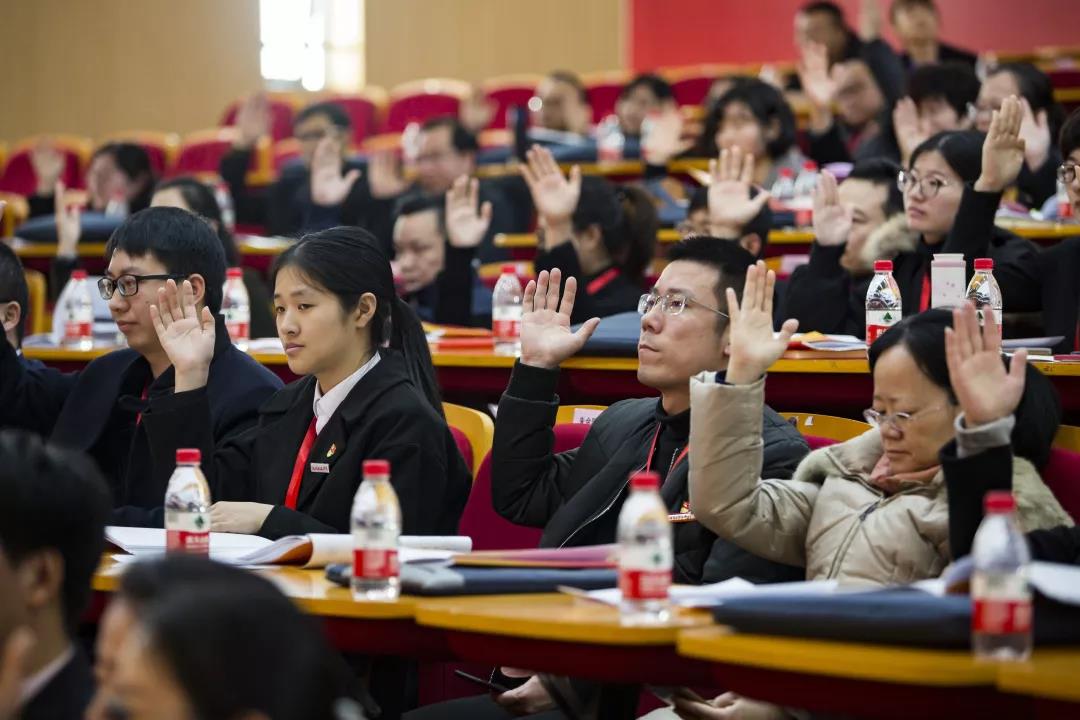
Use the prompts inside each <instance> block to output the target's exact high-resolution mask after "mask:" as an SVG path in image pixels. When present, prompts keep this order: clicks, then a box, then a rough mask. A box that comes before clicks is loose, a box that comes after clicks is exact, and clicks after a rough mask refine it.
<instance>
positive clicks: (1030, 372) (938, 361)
mask: <svg viewBox="0 0 1080 720" xmlns="http://www.w3.org/2000/svg"><path fill="white" fill-rule="evenodd" d="M947 327H952V311H951V310H946V309H944V308H935V309H932V310H927V311H926V312H922V313H919V314H918V315H909V316H908V317H906V318H904V319H903V320H901V321H900V322H898V323H897V324H896V325H894V326H893V327H891V328H889V331H888V332H886V333H883V334H882V335H881V336H880V337H879V338H878V339H877V340H875V341H874V344H873V345H871V346H870V351H869V361H870V374H871V375H873V373H874V367H875V366H876V365H877V362H878V360H880V359H881V356H882V354H884V353H885V351H886V350H889V349H890V348H893V347H895V346H897V345H901V344H902V345H903V346H904V347H905V348H906V349H907V351H908V354H909V355H911V358H912V360H914V361H915V364H916V365H917V366H918V368H919V370H920V371H922V374H923V375H925V376H926V378H927V379H928V380H930V382H932V383H934V384H935V385H937V386H938V387H939V388H941V389H942V390H944V391H945V392H947V393H948V395H949V399H950V400H951V401H952V402H953V403H956V402H957V400H956V395H955V394H954V393H953V390H952V383H951V382H950V381H949V365H948V361H947V360H946V358H945V328H947ZM1002 362H1003V363H1004V362H1007V361H1006V359H1005V358H1004V356H1003V357H1002ZM1015 415H1016V425H1015V427H1014V428H1013V432H1012V446H1013V452H1015V453H1016V454H1017V455H1019V456H1021V457H1023V458H1027V459H1028V460H1030V461H1031V462H1032V464H1034V465H1035V466H1036V467H1039V468H1041V467H1042V466H1044V465H1045V464H1046V461H1047V460H1048V459H1049V458H1050V448H1051V446H1052V445H1053V442H1054V435H1056V434H1057V430H1058V426H1059V425H1060V424H1061V401H1060V400H1059V399H1058V396H1057V391H1056V390H1055V389H1054V386H1053V384H1052V383H1051V382H1050V380H1048V379H1047V378H1046V377H1045V376H1044V375H1043V374H1042V373H1041V372H1039V371H1038V370H1036V369H1035V368H1034V367H1032V366H1031V365H1027V366H1026V368H1025V376H1024V395H1023V397H1022V399H1021V400H1020V405H1019V407H1017V409H1016V413H1015Z"/></svg>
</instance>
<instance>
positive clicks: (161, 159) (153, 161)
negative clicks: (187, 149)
mask: <svg viewBox="0 0 1080 720" xmlns="http://www.w3.org/2000/svg"><path fill="white" fill-rule="evenodd" d="M109 142H123V143H132V144H134V145H138V146H140V147H142V149H143V150H145V151H146V154H147V155H149V156H150V167H151V168H152V169H153V171H154V174H155V175H156V176H158V177H161V176H163V175H164V174H165V173H166V172H167V171H168V170H169V168H171V167H172V166H173V163H175V162H176V156H177V154H178V153H179V152H180V136H179V135H177V134H176V133H170V132H159V131H156V130H128V131H125V132H117V133H110V134H108V135H106V136H105V137H103V138H102V142H101V144H102V145H104V144H105V143H109Z"/></svg>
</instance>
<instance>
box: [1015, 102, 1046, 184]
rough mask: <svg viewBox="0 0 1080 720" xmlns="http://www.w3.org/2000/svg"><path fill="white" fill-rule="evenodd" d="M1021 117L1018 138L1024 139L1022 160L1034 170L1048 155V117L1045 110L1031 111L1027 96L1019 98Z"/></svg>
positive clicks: (1039, 166)
mask: <svg viewBox="0 0 1080 720" xmlns="http://www.w3.org/2000/svg"><path fill="white" fill-rule="evenodd" d="M1020 105H1021V110H1022V115H1023V117H1022V119H1021V120H1020V139H1021V140H1023V141H1024V162H1025V163H1026V164H1027V166H1028V169H1029V170H1031V171H1032V172H1035V171H1036V170H1038V169H1039V168H1041V167H1042V166H1043V164H1044V163H1046V159H1047V158H1048V157H1049V156H1050V145H1051V143H1053V138H1052V137H1051V135H1050V119H1049V117H1048V116H1047V113H1046V110H1040V111H1039V112H1038V113H1034V112H1032V111H1031V103H1029V102H1028V101H1027V98H1021V99H1020Z"/></svg>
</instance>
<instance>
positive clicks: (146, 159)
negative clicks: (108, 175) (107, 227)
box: [90, 142, 155, 212]
mask: <svg viewBox="0 0 1080 720" xmlns="http://www.w3.org/2000/svg"><path fill="white" fill-rule="evenodd" d="M99 155H108V156H109V157H111V158H112V159H113V162H114V163H116V167H117V168H118V169H119V170H120V172H122V173H124V175H126V176H127V179H128V180H130V181H131V182H134V183H141V185H140V187H139V192H138V193H136V195H135V196H134V197H132V198H130V199H129V200H128V210H129V211H130V212H138V211H139V210H143V209H145V208H148V207H150V198H151V197H152V196H153V194H154V182H155V177H154V169H153V168H152V167H151V166H150V156H149V155H148V154H147V153H146V150H145V149H144V148H143V146H142V145H136V144H135V143H127V142H110V143H105V144H104V145H102V146H101V147H99V148H98V149H97V150H95V151H94V154H93V155H92V156H91V158H90V160H91V162H93V159H94V158H96V157H98V156H99Z"/></svg>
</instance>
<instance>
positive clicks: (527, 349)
mask: <svg viewBox="0 0 1080 720" xmlns="http://www.w3.org/2000/svg"><path fill="white" fill-rule="evenodd" d="M561 280H562V273H561V272H560V271H559V269H558V268H555V269H554V270H552V271H551V275H550V276H549V275H548V272H547V271H546V270H544V271H542V272H541V273H540V276H539V277H537V278H536V280H530V281H529V284H528V285H526V286H525V294H524V295H523V296H522V314H521V362H522V364H524V365H532V366H533V367H540V368H549V369H553V368H556V367H558V366H559V363H561V362H562V361H563V360H566V359H567V358H569V357H572V356H573V355H574V354H575V353H577V352H578V351H579V350H581V348H582V347H583V346H584V345H585V341H586V340H588V339H589V338H590V337H592V334H593V332H594V331H595V330H596V326H597V325H599V324H600V318H591V319H589V320H586V321H585V322H584V323H583V324H582V326H581V327H580V328H578V331H577V332H571V331H570V314H571V313H572V312H573V311H574V298H575V297H576V296H577V279H576V278H574V277H568V278H567V279H566V287H565V289H564V290H563V293H562V302H561V303H560V302H559V282H560V281H561Z"/></svg>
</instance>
